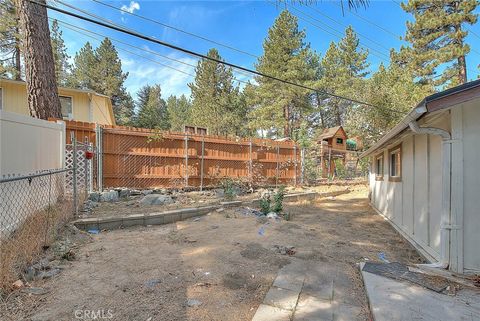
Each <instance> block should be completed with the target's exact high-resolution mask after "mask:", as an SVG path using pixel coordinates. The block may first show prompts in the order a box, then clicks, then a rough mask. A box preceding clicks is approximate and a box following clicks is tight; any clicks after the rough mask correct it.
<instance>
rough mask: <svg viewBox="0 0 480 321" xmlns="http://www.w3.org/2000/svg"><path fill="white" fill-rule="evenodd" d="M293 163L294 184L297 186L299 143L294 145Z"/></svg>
mask: <svg viewBox="0 0 480 321" xmlns="http://www.w3.org/2000/svg"><path fill="white" fill-rule="evenodd" d="M293 162H294V163H293V164H294V171H295V172H294V174H293V184H294V186H297V145H293Z"/></svg>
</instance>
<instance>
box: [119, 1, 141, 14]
mask: <svg viewBox="0 0 480 321" xmlns="http://www.w3.org/2000/svg"><path fill="white" fill-rule="evenodd" d="M121 9H122V10H123V11H127V12H130V13H133V12H134V11H135V10H140V4H139V3H138V2H135V1H130V5H129V6H127V5H123V6H122V7H121ZM124 13H125V12H122V14H124Z"/></svg>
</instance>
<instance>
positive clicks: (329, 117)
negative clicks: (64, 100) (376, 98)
mask: <svg viewBox="0 0 480 321" xmlns="http://www.w3.org/2000/svg"><path fill="white" fill-rule="evenodd" d="M367 59H368V51H366V50H364V49H362V48H361V47H360V42H359V39H358V37H357V35H356V33H355V31H354V30H353V28H352V27H348V28H347V29H346V30H345V36H344V37H343V38H342V39H341V41H340V42H339V43H338V44H335V43H334V42H332V43H330V46H329V48H328V50H327V52H326V53H325V56H324V57H323V58H322V59H321V61H320V67H319V68H320V71H319V74H320V78H319V80H318V81H317V86H318V88H319V89H320V90H321V91H326V92H329V93H334V94H337V95H342V96H346V97H351V98H355V97H357V96H358V95H359V92H361V89H362V86H363V82H364V79H365V76H367V75H368V73H369V72H368V70H367V69H368V67H369V64H368V62H367ZM315 100H316V104H317V105H318V106H322V114H321V121H322V125H323V126H324V127H333V126H339V125H344V121H345V116H346V113H347V111H348V109H349V108H350V107H351V105H352V104H351V103H350V102H349V101H347V100H344V99H340V98H334V97H331V96H329V95H322V94H321V93H316V94H315Z"/></svg>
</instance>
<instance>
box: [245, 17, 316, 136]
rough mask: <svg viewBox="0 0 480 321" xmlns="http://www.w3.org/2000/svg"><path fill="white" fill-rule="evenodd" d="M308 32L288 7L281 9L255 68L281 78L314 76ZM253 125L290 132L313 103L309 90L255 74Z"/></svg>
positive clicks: (308, 78) (303, 80) (299, 79)
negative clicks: (310, 99)
mask: <svg viewBox="0 0 480 321" xmlns="http://www.w3.org/2000/svg"><path fill="white" fill-rule="evenodd" d="M304 39H305V32H304V31H300V30H299V29H298V23H297V18H296V17H295V16H293V15H292V14H290V13H289V12H288V11H287V10H285V11H283V12H281V13H280V15H279V17H278V18H277V19H276V20H275V22H274V24H273V26H272V27H271V28H270V29H269V31H268V36H267V38H266V39H265V41H264V43H263V50H264V53H263V55H262V56H261V57H260V58H259V59H258V62H257V64H256V69H257V70H258V71H259V72H262V73H265V74H269V75H272V76H275V77H278V78H281V79H285V80H289V81H292V82H296V83H304V84H306V83H307V82H309V81H312V80H313V79H314V74H315V70H313V69H312V68H310V65H309V61H310V60H311V59H312V53H311V51H310V49H309V46H308V45H306V44H305V43H304ZM255 80H256V82H257V83H258V86H256V88H255V94H254V95H253V96H252V95H249V97H253V98H254V100H253V101H250V103H249V104H250V105H253V109H252V114H251V119H252V122H251V125H252V127H254V128H257V129H259V128H263V129H273V130H274V131H276V135H277V136H282V135H283V136H286V137H288V136H291V134H292V129H293V128H292V127H296V125H294V124H295V123H298V119H301V118H302V117H303V116H304V115H305V114H306V113H307V112H308V109H309V107H310V105H309V102H308V92H307V91H306V90H303V89H301V88H297V87H293V86H290V85H287V84H283V83H281V82H278V81H275V80H272V79H268V78H264V77H256V78H255Z"/></svg>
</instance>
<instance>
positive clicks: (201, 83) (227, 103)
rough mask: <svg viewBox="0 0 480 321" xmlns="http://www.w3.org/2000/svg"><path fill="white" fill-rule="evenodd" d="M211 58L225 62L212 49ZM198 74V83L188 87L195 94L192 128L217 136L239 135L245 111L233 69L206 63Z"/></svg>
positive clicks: (210, 51)
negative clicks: (202, 129)
mask: <svg viewBox="0 0 480 321" xmlns="http://www.w3.org/2000/svg"><path fill="white" fill-rule="evenodd" d="M208 56H209V57H212V58H215V59H218V60H221V59H222V58H221V57H220V55H219V53H218V51H217V50H216V49H210V50H209V52H208ZM195 71H196V75H195V81H194V82H193V83H190V84H188V85H189V87H190V89H191V91H192V113H191V121H192V124H193V125H197V126H203V127H207V128H208V130H209V132H210V133H212V134H215V135H227V134H239V132H241V128H242V127H243V125H244V124H243V123H242V119H244V118H245V110H246V108H245V107H244V106H242V105H241V101H240V100H239V99H238V95H239V90H238V88H235V87H234V84H233V73H232V70H231V68H228V67H226V66H225V65H223V64H220V63H216V62H213V61H210V60H206V59H203V60H200V61H199V62H198V65H197V68H196V69H195ZM242 113H243V117H242Z"/></svg>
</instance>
